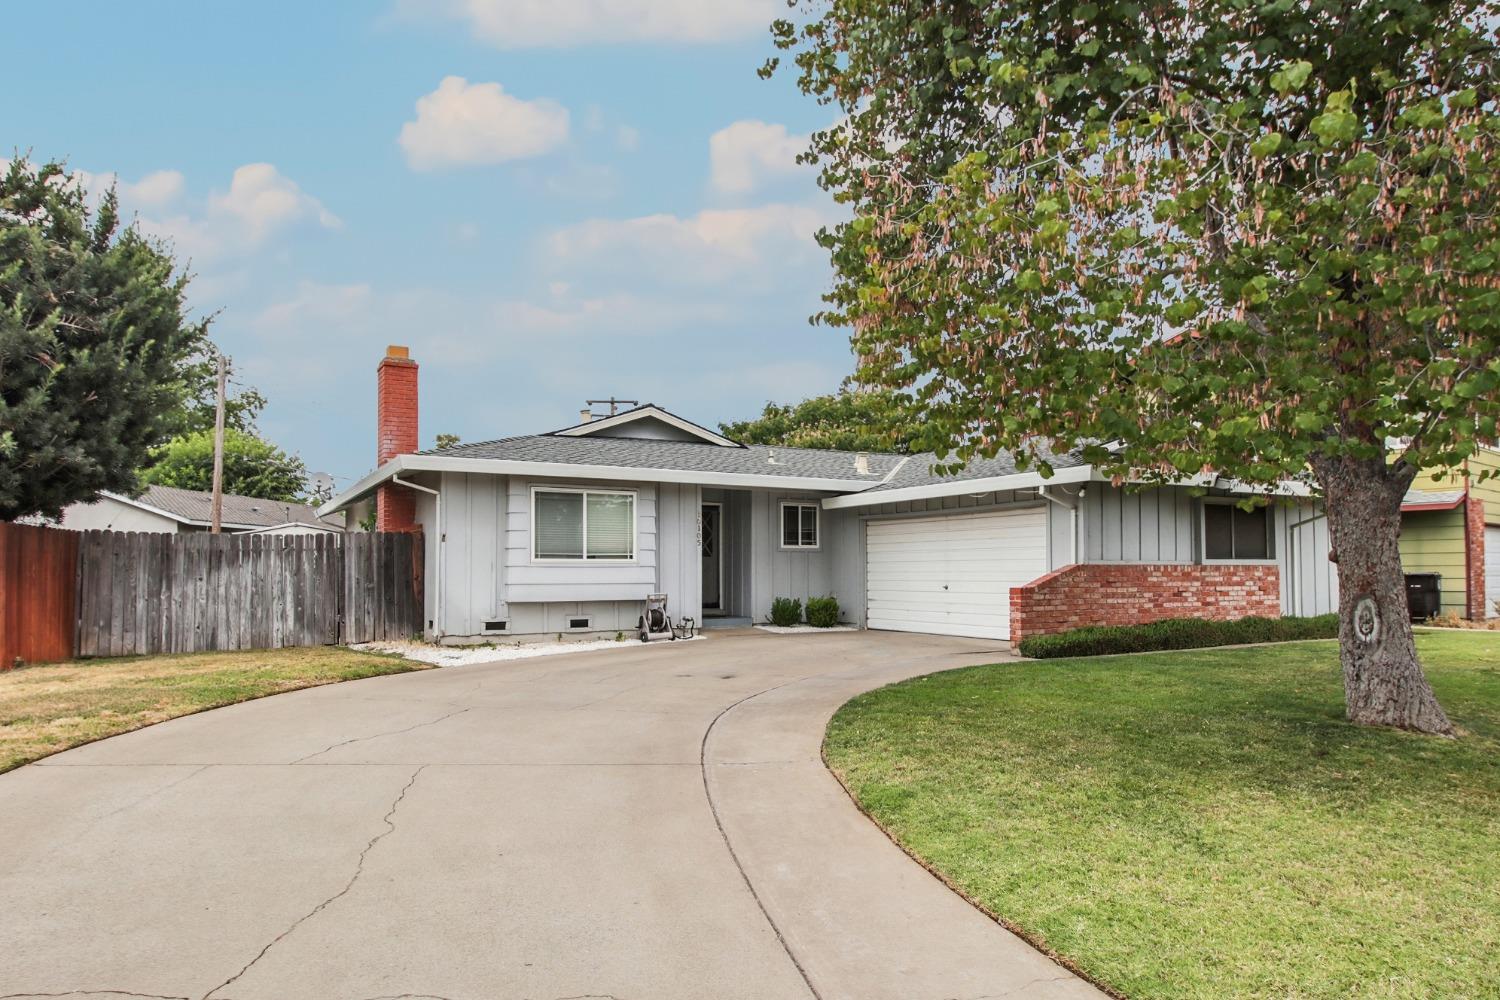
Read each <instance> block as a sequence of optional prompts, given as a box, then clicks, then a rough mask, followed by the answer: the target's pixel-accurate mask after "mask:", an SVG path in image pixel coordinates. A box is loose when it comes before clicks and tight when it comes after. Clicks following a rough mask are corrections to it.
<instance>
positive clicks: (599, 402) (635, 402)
mask: <svg viewBox="0 0 1500 1000" xmlns="http://www.w3.org/2000/svg"><path fill="white" fill-rule="evenodd" d="M584 402H585V403H587V404H588V405H589V406H591V407H593V406H603V405H604V404H605V403H608V404H609V415H610V416H614V415H615V414H616V413H619V412H620V407H621V406H623V405H625V404H627V403H628V404H630V405H631V406H640V405H641V401H640V400H639V399H616V398H615V397H613V396H611V397H609V398H608V399H585V400H584Z"/></svg>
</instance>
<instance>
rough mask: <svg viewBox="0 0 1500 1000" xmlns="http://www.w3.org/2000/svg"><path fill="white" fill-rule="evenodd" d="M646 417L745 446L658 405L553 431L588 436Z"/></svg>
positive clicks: (712, 441)
mask: <svg viewBox="0 0 1500 1000" xmlns="http://www.w3.org/2000/svg"><path fill="white" fill-rule="evenodd" d="M646 419H653V420H660V421H661V422H662V423H664V424H667V425H668V426H670V427H675V428H677V429H678V430H680V431H682V432H683V433H684V434H691V435H693V436H694V437H696V438H698V439H699V440H700V441H705V442H707V443H709V444H716V445H719V446H720V447H722V448H743V447H745V446H744V445H742V444H740V443H739V442H738V441H731V440H729V438H727V437H724V436H723V435H722V434H715V433H714V432H713V431H711V430H709V429H708V428H707V427H699V426H698V425H697V424H695V423H693V422H692V421H691V420H684V419H682V418H681V417H679V416H677V415H676V414H675V413H668V412H667V411H666V410H663V409H661V408H660V407H658V406H643V407H641V408H640V409H637V410H631V411H630V412H628V413H617V414H615V415H614V416H612V417H600V418H599V419H598V420H590V421H589V422H588V423H586V424H575V425H574V426H572V427H567V428H564V429H563V430H560V431H553V433H554V434H556V435H557V436H558V437H588V436H590V435H591V434H593V433H594V432H595V431H603V430H609V429H610V428H611V427H622V426H624V425H625V424H630V423H634V422H635V421H637V420H646Z"/></svg>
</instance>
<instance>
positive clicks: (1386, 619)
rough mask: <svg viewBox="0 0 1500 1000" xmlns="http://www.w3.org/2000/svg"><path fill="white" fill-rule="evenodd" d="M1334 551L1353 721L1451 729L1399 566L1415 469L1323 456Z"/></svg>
mask: <svg viewBox="0 0 1500 1000" xmlns="http://www.w3.org/2000/svg"><path fill="white" fill-rule="evenodd" d="M1313 471H1314V472H1316V473H1317V476H1318V480H1319V482H1320V484H1321V485H1322V487H1323V495H1324V498H1325V500H1326V503H1327V509H1328V528H1329V533H1330V535H1331V536H1332V539H1333V552H1332V553H1331V555H1330V558H1331V559H1333V560H1334V562H1335V563H1337V564H1338V571H1339V659H1340V661H1341V662H1342V664H1343V668H1344V702H1345V710H1346V712H1347V713H1348V716H1349V719H1350V721H1351V722H1357V723H1360V724H1363V725H1369V726H1395V727H1397V728H1399V729H1415V730H1417V731H1419V732H1424V733H1439V734H1442V735H1444V736H1451V735H1453V724H1452V723H1450V722H1449V721H1448V716H1447V715H1445V714H1444V713H1443V709H1442V706H1440V705H1439V704H1438V702H1437V698H1436V696H1434V695H1433V693H1432V685H1430V684H1428V683H1427V677H1426V675H1425V674H1423V673H1422V664H1421V663H1420V662H1419V661H1418V660H1417V646H1416V641H1415V640H1414V639H1413V637H1412V631H1411V618H1410V616H1409V615H1408V614H1407V610H1406V578H1405V576H1404V575H1403V573H1402V571H1401V552H1400V550H1399V548H1398V547H1397V546H1398V539H1399V538H1400V535H1401V498H1402V497H1403V496H1404V495H1405V494H1406V490H1407V488H1408V487H1409V486H1410V485H1411V483H1412V480H1413V479H1414V478H1415V470H1407V471H1405V472H1400V471H1397V470H1393V469H1391V468H1390V467H1389V466H1388V465H1386V463H1385V462H1384V461H1380V460H1374V461H1359V460H1355V459H1348V458H1340V459H1319V460H1315V461H1314V462H1313Z"/></svg>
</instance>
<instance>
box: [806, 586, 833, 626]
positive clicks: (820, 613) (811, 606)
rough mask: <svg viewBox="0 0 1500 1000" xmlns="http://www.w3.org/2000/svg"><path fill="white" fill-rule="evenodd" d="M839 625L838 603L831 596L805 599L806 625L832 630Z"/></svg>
mask: <svg viewBox="0 0 1500 1000" xmlns="http://www.w3.org/2000/svg"><path fill="white" fill-rule="evenodd" d="M838 623H839V602H838V598H836V597H834V596H833V595H832V594H830V595H828V596H827V597H809V598H808V599H807V624H809V625H811V626H813V627H814V628H833V626H835V625H837V624H838Z"/></svg>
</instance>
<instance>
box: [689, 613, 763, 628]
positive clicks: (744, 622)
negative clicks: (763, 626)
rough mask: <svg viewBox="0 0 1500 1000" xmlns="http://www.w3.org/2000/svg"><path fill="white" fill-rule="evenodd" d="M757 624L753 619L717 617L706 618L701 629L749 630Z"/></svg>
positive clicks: (727, 616) (728, 616) (729, 616)
mask: <svg viewBox="0 0 1500 1000" xmlns="http://www.w3.org/2000/svg"><path fill="white" fill-rule="evenodd" d="M754 624H755V622H754V620H753V619H751V618H737V617H735V616H733V615H723V616H716V617H713V618H704V619H703V621H702V623H701V624H700V627H701V628H705V629H709V628H749V627H750V626H751V625H754Z"/></svg>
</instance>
